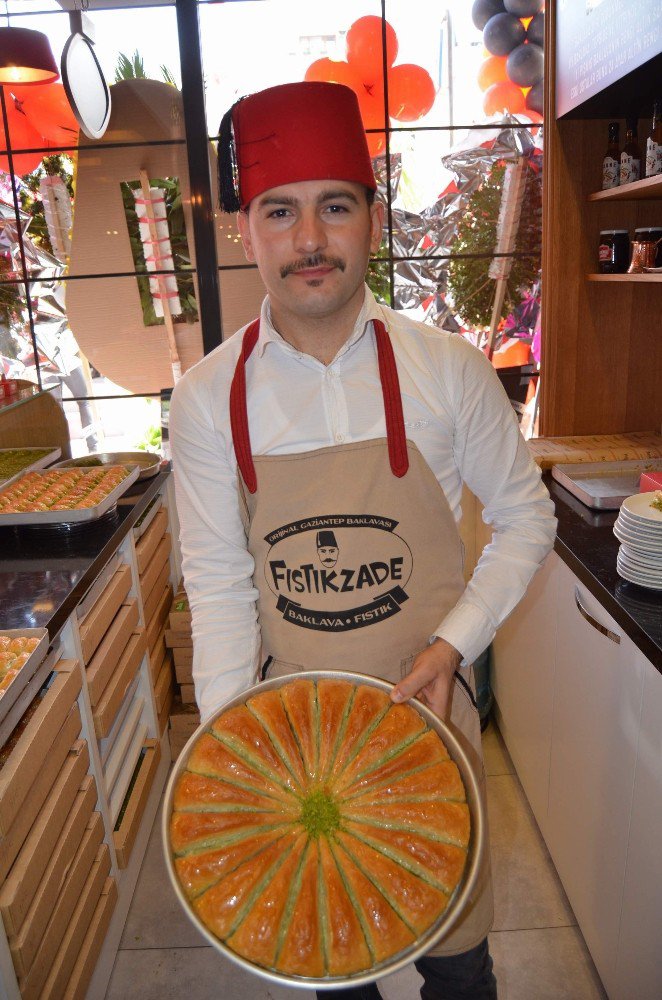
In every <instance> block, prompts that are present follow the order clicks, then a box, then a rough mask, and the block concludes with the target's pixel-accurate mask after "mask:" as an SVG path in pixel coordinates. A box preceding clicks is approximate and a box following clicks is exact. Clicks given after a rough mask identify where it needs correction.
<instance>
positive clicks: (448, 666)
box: [391, 639, 462, 718]
mask: <svg viewBox="0 0 662 1000" xmlns="http://www.w3.org/2000/svg"><path fill="white" fill-rule="evenodd" d="M461 660H462V655H461V654H460V653H458V651H457V649H456V648H455V646H451V644H450V642H446V640H445V639H435V641H434V642H433V643H432V645H431V646H428V648H427V649H424V650H423V652H422V653H419V654H418V656H417V657H416V659H415V660H414V662H413V664H412V668H411V673H409V674H407V676H406V677H405V678H404V679H403V680H401V681H400V682H399V684H396V686H395V687H394V688H393V690H392V691H391V700H392V701H395V702H400V701H407V700H408V699H409V698H414V697H418V698H420V700H421V701H422V702H424V704H426V705H427V706H428V708H431V709H432V711H433V712H435V713H436V714H437V715H439V716H441V717H442V718H443V716H445V714H446V711H447V709H448V703H449V701H450V694H451V686H452V684H453V674H454V673H455V671H456V670H457V668H458V667H459V665H460V662H461Z"/></svg>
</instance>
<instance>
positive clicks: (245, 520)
mask: <svg viewBox="0 0 662 1000" xmlns="http://www.w3.org/2000/svg"><path fill="white" fill-rule="evenodd" d="M219 161H220V165H219V172H220V174H221V184H220V187H221V198H222V206H223V207H224V208H225V209H226V210H238V213H239V214H238V217H237V218H238V225H239V231H240V233H241V237H242V240H243V243H244V248H245V252H246V256H247V258H248V260H249V261H255V262H256V264H257V266H258V268H259V271H260V274H261V276H262V278H263V280H264V283H265V285H266V288H267V292H268V295H267V298H266V299H265V301H264V303H263V305H262V310H261V314H260V318H259V321H255V322H253V323H251V324H249V326H248V327H247V328H246V329H245V330H241V331H239V332H238V333H237V334H236V335H235V336H234V337H232V338H230V339H229V340H228V341H226V342H225V343H224V344H222V345H221V347H219V348H217V349H216V350H215V351H213V352H212V353H211V354H210V355H209V356H208V357H206V358H205V359H204V360H203V361H202V362H200V364H198V365H197V366H195V368H193V369H192V370H191V371H190V372H188V373H187V374H186V376H185V377H184V378H183V379H182V381H181V382H180V383H179V385H178V386H177V389H176V390H175V392H174V394H173V399H172V409H171V418H170V430H171V440H172V451H173V459H174V468H175V476H176V486H177V503H178V510H179V516H180V521H181V529H182V530H181V540H182V555H183V567H184V574H185V580H186V586H187V591H188V594H189V600H190V603H191V607H192V611H193V635H194V649H195V653H194V670H193V672H194V679H195V685H196V697H197V700H198V704H199V706H200V711H201V715H202V718H203V720H204V719H207V718H209V717H210V716H211V715H212V713H213V712H214V711H215V709H217V708H218V707H219V706H220V705H221V704H222V703H223V702H224V701H226V700H227V699H228V698H230V697H231V696H233V695H234V694H236V693H237V692H239V691H241V690H242V689H245V688H247V687H248V686H249V685H251V684H252V683H253V682H254V681H255V679H256V675H259V674H260V673H261V672H263V671H264V670H266V669H268V671H269V676H278V675H281V674H286V673H291V672H297V671H300V670H310V669H334V668H343V669H347V668H348V667H350V668H351V667H352V666H354V668H355V669H356V670H358V671H359V672H363V673H372V674H376V675H378V676H381V677H383V678H385V679H387V680H390V681H392V682H394V684H395V687H394V689H393V693H392V698H393V700H395V701H403V700H406V699H408V698H411V697H413V696H417V697H419V698H420V699H422V700H423V701H425V702H426V703H427V704H428V705H429V706H430V708H432V709H433V710H434V711H435V712H437V713H438V714H439V715H441V716H444V717H446V718H447V719H450V724H451V725H452V726H453V727H454V730H455V732H456V733H457V734H458V738H459V739H460V740H461V741H462V743H463V745H464V747H465V748H466V750H467V752H468V754H469V755H470V756H471V759H472V762H473V764H474V766H475V767H476V769H477V772H478V774H479V775H481V774H482V762H481V757H480V726H479V719H478V713H477V711H476V706H475V700H474V689H473V672H472V668H471V664H472V662H473V660H474V659H475V658H476V657H477V656H478V655H479V654H480V653H481V652H482V650H483V649H484V648H485V647H486V646H487V645H488V644H489V642H490V641H491V640H492V638H493V636H494V632H495V629H496V628H497V627H498V625H499V624H500V623H501V622H502V621H503V619H504V618H505V617H506V616H507V615H508V614H509V613H510V612H511V611H512V609H513V608H514V606H515V605H516V604H517V602H518V601H519V600H520V598H521V597H522V595H523V593H524V591H525V589H526V587H527V585H528V583H529V580H530V579H531V577H532V576H533V574H534V572H535V571H536V569H537V568H538V566H539V564H540V562H541V561H542V559H543V558H544V556H545V555H546V554H547V552H548V551H549V549H550V548H551V545H552V541H553V537H554V529H555V519H554V516H553V511H552V505H551V502H550V500H549V497H548V495H547V492H546V490H545V489H544V487H543V486H542V485H541V483H540V475H539V472H538V470H537V469H536V467H535V466H534V464H533V463H532V461H531V459H530V458H529V456H528V453H527V449H526V446H525V443H524V441H523V439H522V437H521V435H520V433H519V429H518V426H517V421H516V418H515V415H514V413H513V411H512V408H511V407H510V405H509V403H508V400H507V398H506V396H505V393H504V392H503V390H502V389H501V386H500V383H499V381H498V379H497V377H496V374H495V372H494V370H493V369H492V366H491V365H490V364H489V362H488V361H487V360H486V359H485V357H484V356H483V355H482V353H481V352H479V351H477V350H476V349H475V348H473V347H472V346H471V345H470V344H469V343H467V341H465V340H464V339H462V338H461V337H458V336H455V335H450V334H448V333H446V332H444V331H440V330H436V329H435V328H432V327H429V326H425V325H423V324H421V323H415V322H412V321H411V320H408V319H407V318H406V317H404V316H403V315H402V314H400V313H397V312H393V311H391V310H390V309H387V308H385V307H382V306H379V305H378V304H377V303H376V301H375V299H374V298H373V296H372V295H371V293H370V292H369V290H368V289H367V288H366V286H365V285H364V275H365V271H366V267H367V262H368V258H369V255H370V253H371V252H372V253H375V252H376V251H377V249H378V247H379V244H380V240H381V235H382V224H383V206H382V205H381V204H379V203H378V202H375V200H374V192H375V188H376V184H375V180H374V175H373V172H372V165H371V161H370V156H369V153H368V149H367V144H366V140H365V133H364V131H363V126H362V123H361V117H360V113H359V108H358V102H357V100H356V97H355V95H354V94H353V92H352V91H351V90H349V89H348V88H345V87H342V86H339V85H336V84H323V83H305V84H287V85H285V86H281V87H274V88H271V89H270V90H267V91H263V92H261V93H259V94H254V95H252V96H250V97H248V98H245V99H244V100H242V101H240V102H238V103H237V104H236V105H235V106H234V107H233V108H232V109H231V111H230V112H228V114H227V115H226V116H225V118H224V121H223V123H222V126H221V139H220V142H219ZM462 481H465V482H466V483H467V484H468V485H469V487H470V488H471V489H472V490H473V491H474V493H475V494H476V495H477V496H478V497H479V498H480V499H481V501H482V502H483V504H484V506H485V518H486V520H487V521H488V523H490V524H492V525H493V528H494V538H493V540H492V542H491V543H490V545H489V546H487V547H486V549H485V551H484V552H483V555H482V557H481V559H480V562H479V564H478V567H477V569H476V571H475V573H474V576H473V579H472V581H471V583H470V584H469V585H468V586H467V587H465V585H464V580H463V575H462V546H461V542H460V539H459V535H458V531H457V523H458V521H459V519H460V516H461V510H460V498H461V489H462ZM331 535H332V540H333V543H335V544H334V545H333V546H332V547H333V548H336V549H337V550H338V551H337V553H336V554H337V555H338V561H337V564H336V565H334V566H333V568H328V569H327V568H323V567H321V566H320V564H319V561H318V560H317V561H316V560H315V558H314V555H315V548H316V547H320V542H321V541H324V542H328V543H330V542H331ZM326 547H328V546H326ZM491 922H492V899H491V885H490V877H489V859H488V858H487V857H486V858H484V859H483V864H482V867H481V876H480V878H479V881H478V885H477V887H476V890H475V892H474V894H473V896H472V898H471V899H470V901H469V904H468V905H467V907H466V909H465V911H464V913H463V914H462V916H461V918H460V919H459V921H458V923H457V924H456V925H455V927H454V928H453V929H452V930H451V932H450V933H449V935H448V936H447V937H446V938H445V939H444V940H443V941H442V942H441V944H440V945H438V946H437V947H436V948H435V949H433V951H432V952H431V954H429V955H427V956H425V958H423V959H422V960H420V961H419V962H417V968H418V970H419V972H420V973H421V974H422V975H423V977H424V981H425V982H424V985H423V988H422V994H421V995H422V997H423V998H424V1000H440V998H442V997H443V998H445V1000H449V998H450V1000H453V998H458V1000H459V998H465V1000H466V998H472V1000H483V998H485V1000H486V998H493V997H495V996H496V983H495V980H494V976H493V974H492V971H491V970H492V963H491V959H490V957H489V953H488V949H487V932H488V930H489V929H490V926H491ZM332 995H333V994H332ZM338 996H339V997H340V996H344V997H347V998H348V1000H349V998H353V1000H361V998H363V1000H368V998H378V997H379V996H380V994H379V990H378V988H377V986H376V985H375V984H372V985H371V986H369V987H364V988H362V989H355V990H347V991H339V992H338Z"/></svg>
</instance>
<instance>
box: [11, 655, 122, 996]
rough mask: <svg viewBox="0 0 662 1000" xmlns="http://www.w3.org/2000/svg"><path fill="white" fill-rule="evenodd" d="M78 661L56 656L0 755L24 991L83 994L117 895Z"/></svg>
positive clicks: (15, 940)
mask: <svg viewBox="0 0 662 1000" xmlns="http://www.w3.org/2000/svg"><path fill="white" fill-rule="evenodd" d="M81 684H82V677H81V671H80V666H79V664H78V663H77V662H76V661H75V660H60V661H59V662H55V663H54V670H53V673H52V674H51V675H50V677H49V680H48V681H47V686H45V688H44V689H42V691H41V692H40V694H39V695H38V696H37V698H35V700H34V701H33V702H32V704H31V705H30V707H29V709H28V710H27V712H26V713H25V715H24V716H23V718H22V719H21V721H20V722H19V724H18V725H17V727H16V729H15V730H14V733H13V734H12V735H11V736H10V738H9V740H8V742H7V743H6V744H5V747H4V748H3V750H2V753H1V754H0V914H1V915H2V920H3V923H4V926H5V931H6V934H7V939H8V941H9V948H10V952H11V957H12V961H13V963H14V967H15V970H16V977H17V980H18V983H19V988H20V992H21V995H22V996H23V997H26V998H28V1000H31V998H37V997H41V998H44V1000H46V998H51V1000H62V998H66V1000H73V998H81V1000H82V998H83V997H84V996H85V992H86V989H87V985H88V983H89V980H90V978H91V976H92V973H93V971H94V967H95V965H96V961H97V958H98V955H99V952H100V950H101V946H102V944H103V941H104V937H105V934H106V930H107V927H108V924H109V922H110V918H111V915H112V912H113V909H114V907H115V903H116V900H117V886H116V884H115V881H114V879H113V878H111V877H110V868H111V859H110V851H109V849H108V846H107V844H104V843H103V839H104V826H103V820H102V816H101V815H100V813H99V812H96V811H95V807H96V805H97V800H98V793H97V787H96V783H95V780H94V777H93V776H92V775H91V774H88V768H89V763H90V750H89V746H88V743H87V741H86V740H85V739H84V738H81V716H80V711H79V707H78V704H77V699H78V695H79V693H80V690H81Z"/></svg>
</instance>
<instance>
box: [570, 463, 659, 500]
mask: <svg viewBox="0 0 662 1000" xmlns="http://www.w3.org/2000/svg"><path fill="white" fill-rule="evenodd" d="M642 472H662V458H637V459H632V460H630V461H624V462H578V463H576V464H572V465H564V464H561V465H553V466H552V478H553V479H555V480H556V481H557V482H558V483H560V484H561V486H565V488H566V489H567V490H569V491H570V493H572V495H573V496H576V497H577V499H578V500H581V501H582V503H584V504H586V506H587V507H591V508H593V510H618V509H619V508H620V506H621V504H622V503H623V501H624V500H626V499H627V497H630V496H632V494H633V493H638V492H639V478H640V476H641V474H642Z"/></svg>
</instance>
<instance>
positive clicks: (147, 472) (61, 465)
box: [51, 451, 162, 479]
mask: <svg viewBox="0 0 662 1000" xmlns="http://www.w3.org/2000/svg"><path fill="white" fill-rule="evenodd" d="M93 458H97V459H98V460H99V461H98V462H96V463H94V464H90V463H89V459H93ZM161 461H162V459H161V456H160V455H157V454H155V453H154V452H152V451H95V452H92V453H91V454H90V455H81V456H80V458H68V459H66V461H64V462H58V463H57V465H52V466H51V469H73V468H78V469H90V468H91V469H93V468H95V467H96V466H97V465H98V466H99V467H100V468H101V467H102V466H104V465H137V466H138V468H139V469H140V472H139V473H138V479H151V477H152V476H155V475H156V474H157V472H158V471H159V468H160V465H161Z"/></svg>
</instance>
